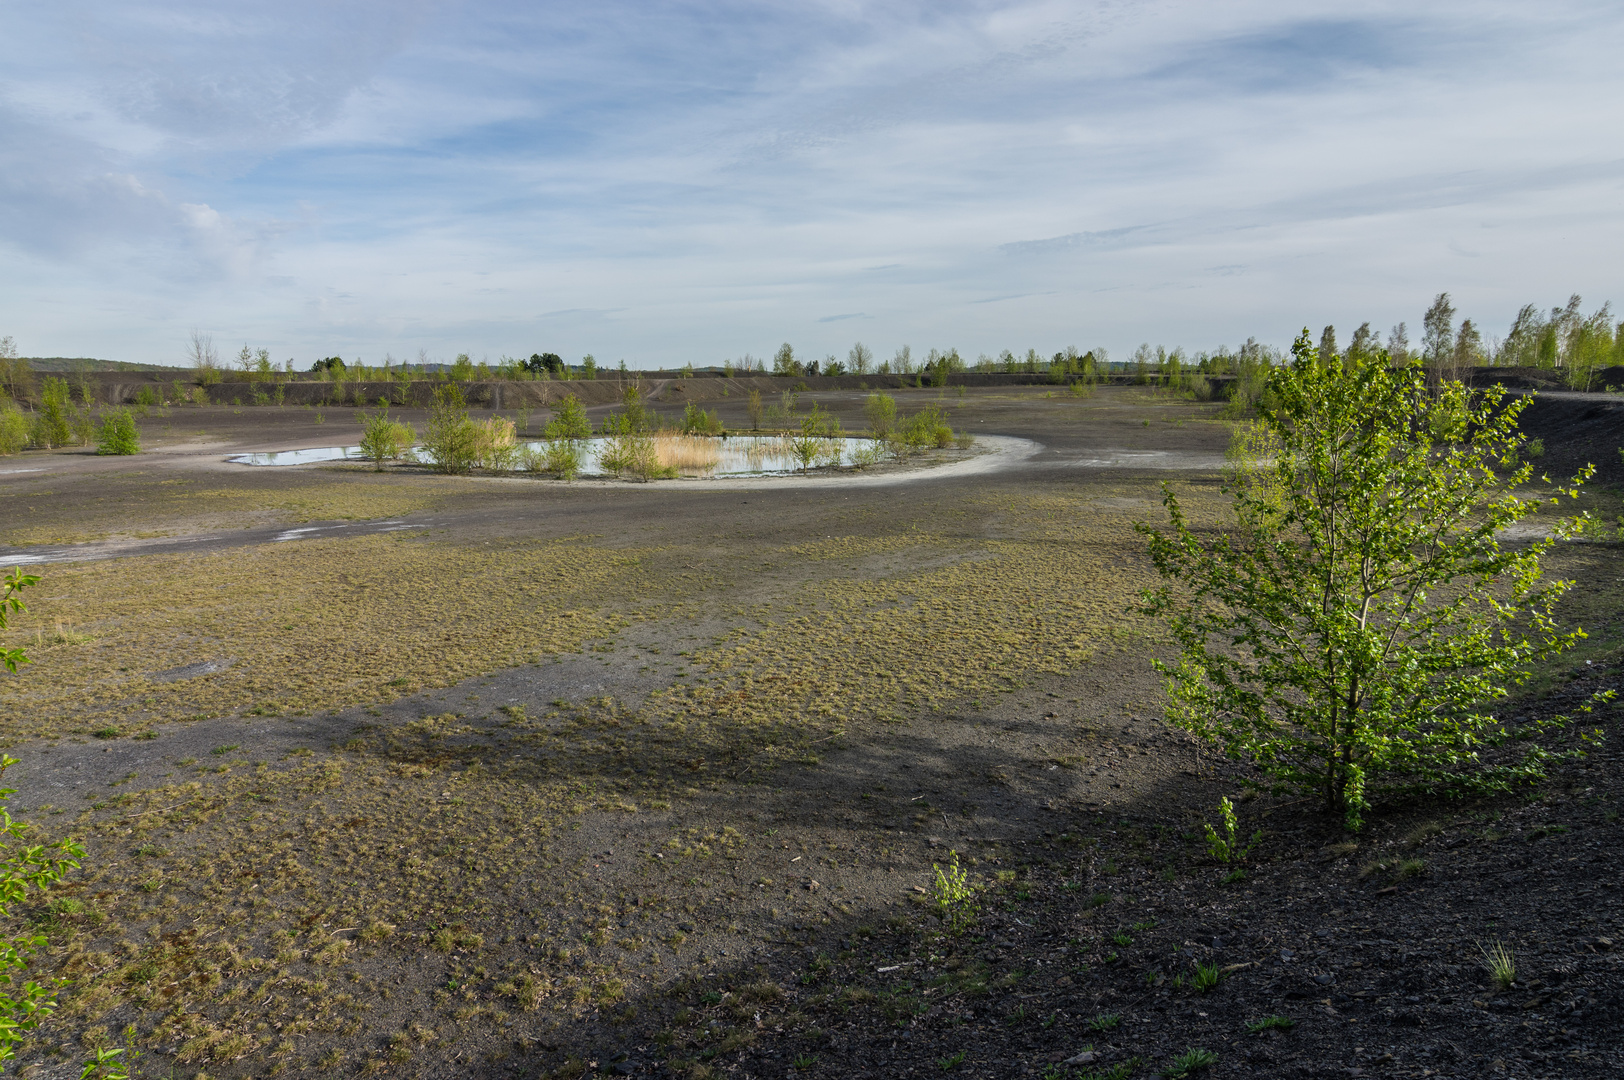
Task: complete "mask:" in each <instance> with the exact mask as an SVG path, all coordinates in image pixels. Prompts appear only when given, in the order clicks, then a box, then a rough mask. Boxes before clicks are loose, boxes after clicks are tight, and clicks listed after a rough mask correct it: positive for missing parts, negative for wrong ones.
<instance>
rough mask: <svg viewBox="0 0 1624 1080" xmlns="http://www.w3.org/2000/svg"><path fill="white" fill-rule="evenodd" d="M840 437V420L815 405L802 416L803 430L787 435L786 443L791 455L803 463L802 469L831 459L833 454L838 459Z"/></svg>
mask: <svg viewBox="0 0 1624 1080" xmlns="http://www.w3.org/2000/svg"><path fill="white" fill-rule="evenodd" d="M839 439H840V421H839V420H838V419H836V418H835V417H833V416H830V415H829V414H828V413H826V412H824V411H823V407H822V406H821V405H813V406H812V411H811V412H809V413H807V414H806V415H805V416H803V417H801V430H800V431H799V432H798V433H797V434H794V435H789V436H786V437H785V443H786V446H787V447H788V449H789V452H790V456H791V457H793V458H795V460H796V461H798V462H800V463H801V468H802V470H806V469H809V468H811V467H812V464H813V463H814V462H817V461H827V460H829V459H830V457H831V454H832V456H833V458H834V460H837V461H838V460H839V458H840V443H839Z"/></svg>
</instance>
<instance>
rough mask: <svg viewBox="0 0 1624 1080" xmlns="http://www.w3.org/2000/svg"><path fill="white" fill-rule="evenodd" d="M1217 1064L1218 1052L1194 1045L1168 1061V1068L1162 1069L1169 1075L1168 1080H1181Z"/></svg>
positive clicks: (1165, 1074) (1164, 1074)
mask: <svg viewBox="0 0 1624 1080" xmlns="http://www.w3.org/2000/svg"><path fill="white" fill-rule="evenodd" d="M1216 1064H1218V1055H1217V1054H1215V1053H1213V1052H1212V1051H1211V1050H1206V1049H1203V1048H1201V1047H1198V1046H1192V1047H1189V1048H1188V1049H1186V1050H1185V1051H1184V1053H1182V1054H1180V1055H1179V1056H1178V1057H1176V1058H1174V1059H1173V1060H1172V1061H1170V1062H1168V1064H1167V1068H1165V1069H1163V1070H1162V1075H1163V1076H1165V1077H1167V1078H1168V1080H1180V1078H1182V1077H1186V1076H1194V1075H1195V1074H1196V1073H1198V1072H1201V1071H1203V1070H1205V1069H1210V1068H1212V1066H1214V1065H1216Z"/></svg>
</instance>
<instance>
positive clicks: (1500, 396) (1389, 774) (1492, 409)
mask: <svg viewBox="0 0 1624 1080" xmlns="http://www.w3.org/2000/svg"><path fill="white" fill-rule="evenodd" d="M1292 352H1293V355H1294V360H1293V362H1292V363H1291V364H1290V365H1289V366H1286V367H1282V368H1277V369H1274V371H1273V372H1272V374H1271V375H1270V376H1269V380H1268V387H1267V390H1268V393H1267V394H1266V395H1265V396H1264V398H1263V399H1262V401H1261V403H1260V405H1259V415H1260V419H1261V422H1262V424H1263V426H1264V429H1265V432H1264V434H1265V435H1266V441H1267V442H1269V443H1271V444H1272V445H1273V446H1274V447H1276V448H1277V449H1276V450H1275V452H1274V457H1273V461H1272V462H1270V463H1269V464H1267V465H1263V464H1258V463H1252V464H1244V463H1243V464H1242V465H1240V466H1238V467H1236V468H1232V469H1231V470H1229V471H1228V474H1227V476H1226V480H1225V484H1224V490H1225V491H1226V493H1227V494H1229V495H1230V497H1231V498H1232V500H1233V502H1234V518H1233V524H1232V525H1231V526H1230V527H1229V528H1227V529H1224V530H1222V531H1218V532H1209V531H1207V529H1206V527H1205V526H1204V525H1203V526H1202V528H1201V531H1200V532H1197V531H1196V530H1195V529H1193V528H1192V527H1191V525H1190V523H1189V522H1188V520H1187V519H1186V518H1185V517H1184V513H1183V510H1182V509H1181V507H1180V504H1179V500H1178V498H1177V496H1176V495H1174V493H1173V491H1172V489H1171V488H1170V487H1166V488H1164V490H1165V491H1166V495H1165V499H1164V502H1165V503H1166V506H1167V508H1168V513H1169V516H1170V519H1171V527H1170V528H1169V530H1168V531H1167V532H1166V533H1164V532H1162V531H1160V530H1158V529H1154V528H1152V527H1150V526H1148V525H1145V524H1140V525H1138V526H1137V528H1138V529H1139V531H1140V532H1141V533H1142V534H1144V535H1145V536H1146V537H1147V538H1148V540H1149V542H1150V553H1151V559H1152V561H1153V563H1154V564H1155V566H1156V569H1157V571H1158V573H1159V574H1160V575H1161V577H1162V584H1161V586H1160V587H1158V588H1156V589H1153V590H1149V591H1147V593H1146V597H1145V599H1146V609H1145V610H1147V611H1148V612H1150V613H1153V614H1160V615H1164V616H1166V617H1168V619H1169V621H1170V623H1171V626H1172V630H1173V634H1174V638H1175V639H1176V640H1177V642H1178V643H1179V646H1180V649H1181V653H1182V655H1181V658H1180V660H1179V661H1178V662H1177V663H1176V664H1167V663H1165V662H1161V661H1157V662H1155V666H1156V668H1157V670H1158V671H1160V672H1161V673H1162V674H1163V675H1164V676H1166V677H1167V680H1168V689H1169V707H1168V718H1169V720H1170V721H1171V722H1172V723H1174V724H1175V725H1177V726H1179V727H1183V728H1185V729H1186V730H1188V731H1191V732H1192V733H1194V734H1196V735H1197V736H1199V737H1202V738H1206V739H1209V740H1212V741H1215V742H1217V743H1219V744H1220V745H1222V746H1223V747H1224V749H1225V751H1226V752H1227V753H1228V754H1230V755H1231V756H1232V757H1248V758H1250V759H1251V760H1252V761H1254V762H1255V763H1256V764H1257V765H1258V767H1259V768H1261V769H1263V770H1264V771H1265V772H1266V773H1268V774H1269V775H1271V776H1272V777H1273V778H1274V779H1275V780H1276V782H1277V783H1278V784H1279V785H1281V786H1282V787H1285V788H1288V789H1296V790H1298V791H1300V792H1303V793H1305V794H1314V795H1317V796H1318V797H1319V798H1320V799H1321V801H1322V803H1323V805H1324V806H1325V808H1326V810H1327V811H1328V812H1331V813H1339V814H1341V815H1342V816H1343V819H1344V822H1345V823H1346V825H1347V826H1348V827H1349V828H1353V829H1357V828H1358V827H1359V826H1360V823H1361V820H1362V817H1361V815H1362V813H1363V812H1364V811H1365V810H1366V809H1367V808H1368V807H1369V805H1370V794H1371V793H1372V791H1373V790H1374V786H1375V785H1376V784H1378V783H1381V784H1383V785H1384V786H1388V787H1390V788H1392V789H1394V790H1407V791H1411V792H1417V791H1422V792H1424V791H1442V792H1452V793H1466V792H1474V791H1475V792H1485V791H1494V790H1503V789H1504V788H1505V787H1507V786H1509V785H1510V784H1512V783H1514V782H1517V781H1525V780H1531V779H1535V778H1538V777H1540V776H1542V775H1543V769H1542V761H1543V760H1544V759H1545V757H1546V756H1547V755H1545V753H1544V752H1543V751H1541V750H1539V749H1538V748H1534V749H1533V750H1532V751H1531V752H1530V753H1529V754H1528V755H1527V756H1526V757H1525V758H1524V760H1523V761H1522V762H1521V763H1520V764H1516V763H1513V764H1504V765H1495V766H1492V767H1491V766H1485V765H1483V763H1482V762H1481V760H1480V758H1479V750H1480V748H1481V747H1482V746H1483V745H1484V743H1485V740H1487V739H1490V738H1493V737H1494V735H1495V733H1496V732H1497V730H1498V725H1497V723H1496V721H1495V719H1494V717H1493V716H1491V715H1487V714H1485V713H1484V712H1482V711H1480V710H1482V709H1483V707H1484V705H1485V704H1486V703H1490V702H1494V701H1497V700H1500V699H1502V698H1504V697H1505V696H1506V694H1507V686H1508V685H1519V684H1521V683H1522V682H1524V681H1525V680H1526V679H1527V677H1528V665H1529V664H1530V663H1531V662H1533V661H1534V660H1536V659H1539V658H1542V657H1548V656H1551V655H1555V654H1557V653H1560V652H1562V651H1564V650H1566V649H1568V648H1570V647H1571V646H1572V645H1573V644H1574V642H1575V640H1576V639H1577V638H1578V637H1579V636H1580V635H1581V634H1582V631H1579V630H1574V631H1572V632H1569V633H1562V632H1560V631H1559V630H1558V628H1557V624H1556V621H1555V615H1554V605H1555V603H1556V601H1557V600H1558V598H1559V597H1561V596H1562V594H1563V593H1565V592H1566V591H1567V589H1568V587H1569V585H1570V583H1568V582H1560V581H1559V582H1554V583H1549V584H1543V583H1542V582H1541V575H1542V571H1541V568H1540V557H1541V556H1542V555H1543V554H1544V553H1545V552H1546V551H1547V550H1548V549H1549V548H1550V546H1551V544H1552V543H1554V540H1553V539H1546V540H1542V541H1538V542H1535V543H1531V544H1526V545H1519V546H1518V547H1516V548H1512V549H1510V550H1503V549H1501V547H1500V546H1499V544H1498V542H1497V541H1496V536H1497V535H1498V534H1499V533H1500V531H1501V530H1503V529H1505V528H1506V527H1507V526H1509V525H1512V524H1514V523H1516V522H1518V521H1520V520H1522V519H1523V518H1526V517H1528V516H1529V515H1531V514H1533V513H1535V512H1536V511H1537V510H1538V508H1539V506H1540V504H1541V502H1542V501H1543V500H1542V499H1541V498H1539V497H1524V496H1523V495H1521V494H1519V491H1520V490H1521V489H1522V488H1523V487H1525V486H1526V485H1527V483H1528V481H1529V478H1530V475H1531V469H1530V466H1528V465H1524V466H1522V467H1521V468H1520V469H1518V470H1516V471H1515V472H1513V473H1510V474H1496V473H1495V472H1494V471H1493V470H1492V469H1491V468H1490V465H1491V463H1493V462H1497V461H1501V460H1504V459H1505V458H1506V457H1507V456H1508V455H1509V454H1510V453H1513V452H1515V451H1516V450H1517V448H1518V447H1519V445H1520V443H1521V439H1522V436H1521V435H1520V433H1519V432H1518V430H1517V417H1518V415H1519V414H1520V413H1521V411H1522V410H1523V408H1524V407H1525V406H1526V404H1527V399H1516V400H1512V401H1510V402H1509V403H1507V402H1506V401H1505V394H1504V391H1502V390H1499V389H1498V388H1497V389H1493V390H1489V391H1486V392H1482V393H1481V395H1480V396H1474V395H1473V393H1472V392H1470V391H1468V389H1467V388H1466V387H1465V386H1463V385H1461V384H1460V383H1459V382H1453V383H1447V384H1445V385H1443V386H1442V387H1441V388H1439V389H1438V391H1437V392H1436V394H1435V393H1434V392H1433V391H1431V390H1429V388H1428V386H1427V377H1426V372H1425V371H1424V369H1423V368H1422V367H1421V365H1420V364H1419V363H1414V364H1411V365H1409V366H1407V367H1403V368H1393V367H1391V366H1390V364H1389V360H1388V357H1387V355H1386V353H1385V352H1382V353H1380V354H1379V355H1375V356H1373V357H1371V358H1369V359H1355V360H1352V361H1347V362H1343V363H1335V364H1322V363H1320V359H1319V356H1318V350H1317V349H1315V348H1314V347H1313V346H1312V345H1311V344H1310V342H1309V338H1308V334H1307V331H1304V333H1303V334H1302V336H1301V337H1299V338H1298V339H1297V342H1296V344H1295V345H1294V346H1293V347H1292ZM1502 405H1503V406H1504V407H1502ZM1440 417H1442V418H1447V422H1444V421H1442V420H1440V419H1439V418H1440ZM1440 425H1441V426H1442V427H1443V428H1444V429H1445V430H1443V431H1441V432H1439V431H1437V430H1436V429H1438V428H1439V427H1440ZM1439 440H1442V441H1444V442H1445V444H1446V445H1447V453H1440V452H1439V447H1438V445H1437V443H1438V441H1439ZM1588 475H1589V471H1588V470H1587V471H1586V472H1585V473H1583V474H1581V475H1580V476H1579V477H1577V478H1575V480H1574V481H1573V482H1572V483H1571V484H1570V485H1569V486H1568V487H1567V488H1565V489H1560V490H1562V493H1563V494H1566V495H1568V496H1573V495H1576V494H1577V487H1578V484H1579V483H1580V482H1581V481H1582V480H1583V479H1585V478H1587V477H1588ZM1574 529H1575V526H1574V525H1573V523H1571V522H1566V523H1564V522H1559V523H1558V524H1557V526H1556V529H1555V533H1556V536H1557V537H1558V538H1561V537H1567V536H1570V535H1572V534H1573V532H1574ZM1445 589H1447V590H1448V592H1447V594H1445V597H1444V598H1443V599H1436V598H1435V596H1436V594H1439V593H1443V592H1444V590H1445ZM1217 642H1223V643H1225V645H1224V646H1223V647H1222V648H1218V647H1215V643H1217ZM1231 643H1232V645H1233V647H1230V646H1231Z"/></svg>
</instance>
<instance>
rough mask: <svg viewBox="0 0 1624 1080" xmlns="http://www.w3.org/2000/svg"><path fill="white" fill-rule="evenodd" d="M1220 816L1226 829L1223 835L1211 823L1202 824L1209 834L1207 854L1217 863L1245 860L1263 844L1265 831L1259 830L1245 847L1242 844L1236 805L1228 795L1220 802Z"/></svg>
mask: <svg viewBox="0 0 1624 1080" xmlns="http://www.w3.org/2000/svg"><path fill="white" fill-rule="evenodd" d="M1218 815H1219V817H1220V818H1221V819H1222V824H1223V828H1224V831H1223V832H1222V833H1221V834H1220V833H1219V832H1218V830H1217V829H1214V828H1213V827H1212V825H1211V824H1210V823H1209V822H1205V821H1204V822H1202V823H1201V827H1202V828H1203V829H1204V830H1206V833H1207V854H1208V855H1210V856H1212V857H1213V858H1214V859H1216V860H1217V861H1219V862H1221V863H1225V864H1228V863H1231V862H1235V861H1236V860H1238V859H1244V858H1246V856H1247V855H1249V854H1251V851H1252V849H1253V848H1255V847H1257V846H1258V844H1259V843H1261V842H1262V840H1263V830H1262V829H1258V830H1257V831H1256V832H1254V833H1253V834H1252V837H1251V839H1250V840H1248V841H1247V842H1246V843H1245V845H1242V844H1241V842H1240V837H1239V834H1238V832H1237V822H1236V820H1235V805H1234V804H1233V803H1231V802H1230V801H1229V796H1228V795H1225V796H1224V797H1223V798H1221V799H1219V800H1218Z"/></svg>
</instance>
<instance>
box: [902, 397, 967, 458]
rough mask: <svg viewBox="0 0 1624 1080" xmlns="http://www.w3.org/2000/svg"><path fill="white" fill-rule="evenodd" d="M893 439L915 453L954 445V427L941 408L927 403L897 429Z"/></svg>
mask: <svg viewBox="0 0 1624 1080" xmlns="http://www.w3.org/2000/svg"><path fill="white" fill-rule="evenodd" d="M891 441H892V442H894V443H896V444H898V445H900V446H901V447H902V448H904V449H906V450H909V451H911V452H914V453H917V452H919V451H921V450H929V449H931V448H933V447H935V448H945V447H949V446H952V445H953V428H952V426H951V425H949V424H948V422H947V417H946V416H945V415H943V413H942V411H941V410H940V409H939V408H937V407H936V406H935V405H926V406H925V407H924V408H923V409H921V410H920V411H919V412H917V413H915V414H914V415H912V416H910V417H908V419H907V422H906V423H904V424H902V425H901V426H900V427H898V428H897V429H896V431H895V433H894V434H893V435H892V437H891Z"/></svg>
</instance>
